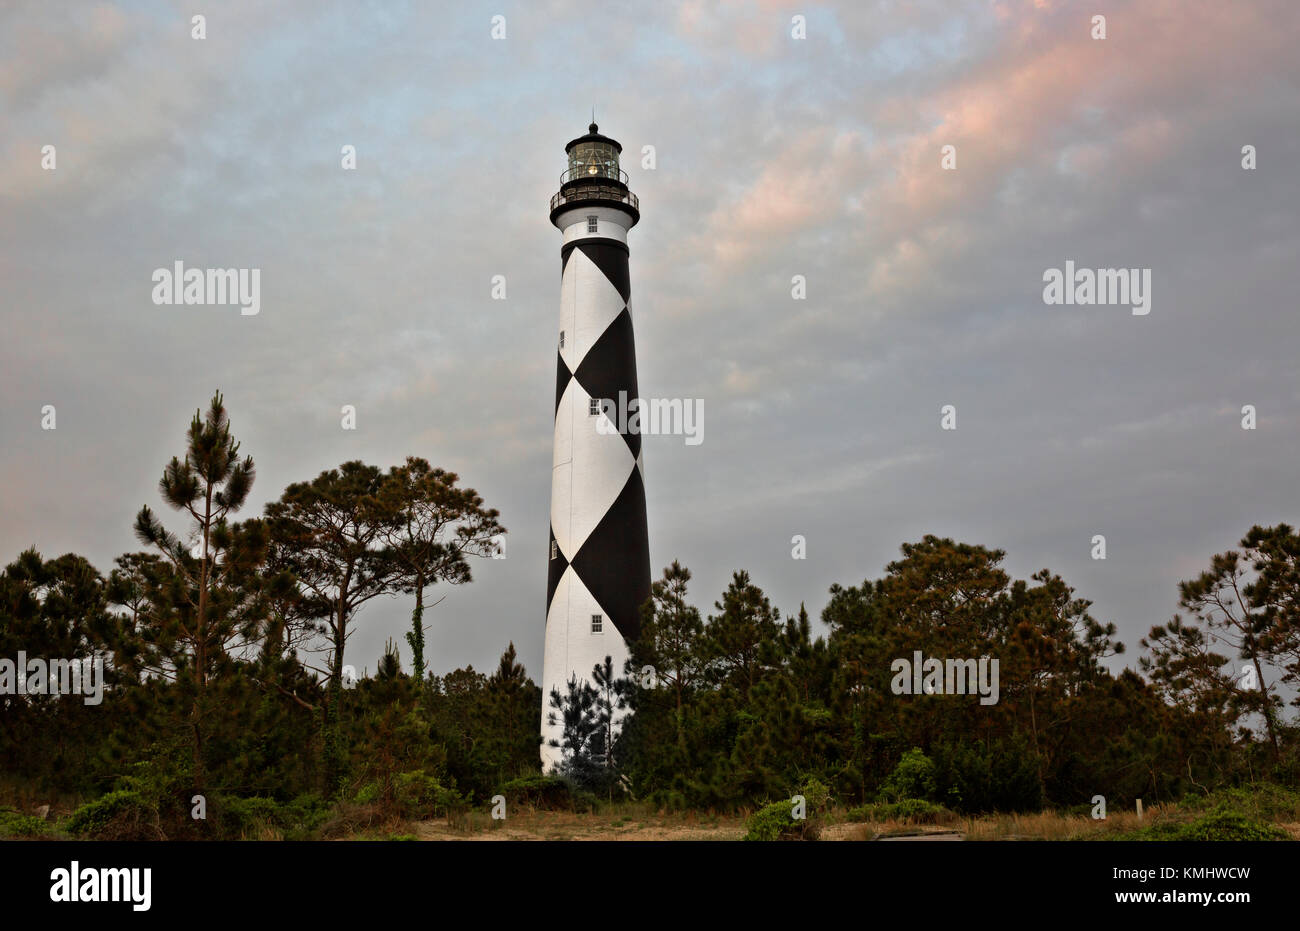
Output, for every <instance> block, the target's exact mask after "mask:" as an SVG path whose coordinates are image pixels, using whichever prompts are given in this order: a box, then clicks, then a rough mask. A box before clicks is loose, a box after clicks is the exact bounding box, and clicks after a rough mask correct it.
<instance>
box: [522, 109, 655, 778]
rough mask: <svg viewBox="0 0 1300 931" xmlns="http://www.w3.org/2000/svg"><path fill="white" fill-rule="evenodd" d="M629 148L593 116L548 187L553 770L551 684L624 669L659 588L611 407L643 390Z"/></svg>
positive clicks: (633, 477)
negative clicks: (556, 303) (555, 280)
mask: <svg viewBox="0 0 1300 931" xmlns="http://www.w3.org/2000/svg"><path fill="white" fill-rule="evenodd" d="M622 151H623V147H622V146H621V145H619V144H618V143H617V142H615V141H614V140H613V139H610V138H609V137H608V136H602V135H601V134H600V133H599V132H598V131H597V127H596V124H595V123H592V124H591V126H589V127H588V132H587V134H586V135H585V136H579V137H578V138H577V139H574V140H573V141H572V142H570V143H569V144H568V145H567V146H565V152H566V153H567V154H568V168H567V169H565V171H564V173H563V174H562V175H561V177H560V190H559V192H558V193H557V194H555V196H554V197H552V198H551V223H553V224H554V225H555V226H556V227H557V228H558V229H559V230H560V231H561V232H562V233H563V234H564V239H563V243H562V244H561V246H560V264H561V281H560V322H559V326H558V327H557V331H558V332H557V334H556V343H557V345H558V351H559V358H558V360H557V362H556V368H557V377H556V383H555V452H554V458H553V460H552V467H551V540H550V553H549V555H550V571H549V573H548V576H547V585H546V653H545V660H544V663H543V672H542V690H543V691H542V764H543V768H544V769H546V770H551V769H553V768H554V767H555V765H556V764H558V763H559V762H560V759H561V751H560V748H558V747H552V746H550V743H551V741H552V740H554V741H556V742H557V743H559V742H560V741H561V739H562V734H563V726H562V723H557V724H555V725H551V724H548V721H547V719H548V716H549V714H550V712H551V708H550V694H551V690H552V689H555V690H558V691H559V692H560V694H561V695H564V694H566V684H567V682H568V680H569V679H570V677H571V676H574V675H576V676H577V677H578V679H579V681H582V680H584V679H585V680H588V681H589V680H590V679H591V671H592V667H593V666H595V665H597V664H599V663H603V662H604V660H605V657H606V656H609V657H611V658H612V659H613V661H614V670H615V673H616V674H618V675H620V676H621V675H622V674H623V663H624V661H625V660H626V659H627V655H628V647H627V644H628V643H629V642H630V641H632V640H634V639H635V638H636V636H637V633H638V630H639V627H640V617H639V613H638V612H639V611H640V608H641V605H642V604H643V603H644V602H645V600H646V598H648V597H649V595H650V542H649V537H648V533H647V528H646V505H645V480H644V474H643V470H642V459H641V436H640V434H639V432H638V431H637V430H635V429H629V430H626V431H624V432H619V430H618V429H617V424H619V423H626V415H625V416H624V417H623V418H620V417H619V414H618V411H617V410H614V409H611V404H612V405H614V406H617V405H619V404H620V403H628V402H631V401H632V399H635V398H638V397H639V395H638V393H637V381H636V348H635V344H634V341H633V339H632V306H631V284H630V281H631V279H630V278H629V275H628V257H629V252H628V244H627V234H628V231H629V230H630V229H631V228H632V227H633V226H635V225H636V223H637V221H638V220H639V219H640V218H641V213H640V209H639V204H638V202H637V197H636V195H635V194H633V193H632V192H631V191H629V190H628V186H627V173H626V172H624V171H622V170H621V169H620V168H619V156H620V154H621V153H622ZM558 720H560V716H559V715H557V721H558Z"/></svg>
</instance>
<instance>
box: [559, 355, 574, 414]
mask: <svg viewBox="0 0 1300 931" xmlns="http://www.w3.org/2000/svg"><path fill="white" fill-rule="evenodd" d="M557 355H558V358H557V359H556V367H555V416H556V417H558V416H560V398H562V397H564V389H565V388H567V387H569V379H571V378H572V377H573V373H572V372H570V371H569V367H568V366H567V365H565V364H564V356H563V355H562V354H558V353H557Z"/></svg>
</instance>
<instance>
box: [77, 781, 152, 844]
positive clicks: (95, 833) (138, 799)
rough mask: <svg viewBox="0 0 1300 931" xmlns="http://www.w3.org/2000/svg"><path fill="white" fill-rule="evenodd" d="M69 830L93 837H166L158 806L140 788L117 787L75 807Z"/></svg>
mask: <svg viewBox="0 0 1300 931" xmlns="http://www.w3.org/2000/svg"><path fill="white" fill-rule="evenodd" d="M65 826H66V828H67V831H68V833H69V834H75V835H77V836H78V837H86V838H90V839H92V840H166V839H167V838H166V835H165V834H164V833H163V831H162V828H161V827H160V826H159V824H158V808H157V806H156V805H152V804H150V802H149V800H148V799H146V798H144V797H143V796H142V795H141V794H140V793H139V792H137V791H134V790H131V789H118V790H117V791H114V792H109V793H108V794H107V795H103V796H101V797H99V798H97V799H95V800H94V801H93V802H88V803H87V804H85V805H82V806H81V807H80V808H78V809H77V810H76V811H74V812H73V813H72V814H71V815H70V816H69V817H68V821H67V824H66V825H65Z"/></svg>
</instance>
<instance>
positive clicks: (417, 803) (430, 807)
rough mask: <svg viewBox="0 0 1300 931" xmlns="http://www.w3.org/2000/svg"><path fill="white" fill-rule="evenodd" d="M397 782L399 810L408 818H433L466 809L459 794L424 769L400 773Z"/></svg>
mask: <svg viewBox="0 0 1300 931" xmlns="http://www.w3.org/2000/svg"><path fill="white" fill-rule="evenodd" d="M395 782H396V790H397V805H398V808H399V810H400V811H401V813H402V814H403V815H405V816H406V817H408V818H433V817H437V816H438V815H445V814H450V813H451V812H452V811H453V810H454V809H460V808H462V807H464V804H465V800H464V799H463V798H462V797H461V795H460V793H459V792H457V791H456V790H455V789H449V788H447V787H445V786H443V785H442V783H440V782H439V781H438V779H437V778H436V777H434V776H431V775H429V773H427V772H425V771H424V770H422V769H416V770H412V771H411V772H409V773H398V774H397V776H396V779H395Z"/></svg>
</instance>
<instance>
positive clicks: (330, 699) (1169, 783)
mask: <svg viewBox="0 0 1300 931" xmlns="http://www.w3.org/2000/svg"><path fill="white" fill-rule="evenodd" d="M254 478H255V469H254V465H253V462H252V460H251V459H250V458H248V457H247V456H245V457H243V458H241V457H240V454H239V446H238V443H237V442H236V441H235V440H234V439H233V437H232V435H231V432H230V427H229V423H228V420H227V417H226V413H225V410H224V407H223V405H222V402H221V398H220V396H219V395H218V396H217V397H215V398H214V399H213V402H212V404H211V406H210V408H209V410H208V411H207V412H206V413H205V414H204V415H203V416H199V415H196V416H195V418H194V421H193V423H192V424H191V426H190V429H189V434H188V437H187V448H186V452H185V454H184V456H183V457H177V458H175V459H173V460H172V461H171V462H170V463H168V464H167V465H166V467H165V469H164V474H163V477H162V481H161V482H160V492H161V495H162V498H163V500H164V502H165V503H166V504H167V505H168V506H169V507H170V509H171V510H172V511H174V512H175V513H176V514H177V515H178V521H179V523H178V524H177V526H175V527H171V528H169V527H168V525H167V521H166V520H165V519H164V518H162V517H160V516H159V515H157V514H155V513H154V511H153V510H151V509H150V508H148V507H145V508H142V510H141V511H140V513H139V516H138V518H137V520H136V526H135V532H136V536H137V538H138V539H139V540H140V541H141V543H142V544H144V546H145V547H146V548H145V549H143V550H141V551H139V552H132V553H127V554H125V555H123V556H120V557H118V559H117V560H116V565H115V567H114V568H113V569H112V570H111V571H110V572H109V573H108V575H107V576H105V575H104V574H102V573H101V572H99V571H98V570H96V568H95V567H93V566H92V565H91V564H90V563H89V562H87V561H86V560H85V559H84V558H82V557H80V556H76V555H72V554H69V555H65V556H61V557H59V558H57V559H44V558H42V556H41V555H39V554H38V553H37V552H36V551H35V550H28V551H26V552H24V553H22V554H21V555H20V556H19V557H18V558H17V560H15V561H14V562H13V563H11V564H10V565H9V566H7V567H6V568H5V569H4V570H3V572H2V573H0V693H3V694H0V703H2V708H3V712H2V713H0V767H2V770H3V774H4V783H3V786H2V787H0V788H2V789H3V792H4V797H3V798H0V801H3V802H8V803H10V804H16V805H18V806H28V807H30V806H33V805H35V804H40V803H42V802H44V803H51V802H53V803H54V804H55V805H56V806H59V807H61V808H63V809H64V810H72V809H73V808H76V807H77V806H78V805H82V807H81V808H80V809H78V811H77V812H76V814H75V815H74V816H73V819H72V824H73V828H74V829H77V828H81V829H83V831H84V833H90V834H92V835H94V836H145V837H148V836H158V837H185V836H214V835H216V836H222V835H223V834H224V833H230V832H234V833H236V834H237V833H238V831H239V829H240V825H241V824H246V823H247V816H248V812H249V810H250V806H252V807H255V808H256V807H258V806H262V807H261V808H259V809H258V810H259V811H263V813H265V810H269V808H268V806H269V807H270V808H274V807H275V806H280V807H281V808H283V810H284V811H292V812H293V813H294V814H293V815H292V817H291V818H290V820H293V821H294V822H295V823H310V824H319V823H321V821H322V819H325V818H327V817H330V816H331V815H330V814H329V813H330V812H334V813H335V814H337V813H338V812H339V811H353V812H354V813H355V812H356V811H361V810H366V811H377V812H379V813H381V814H385V813H386V814H388V815H393V814H394V813H395V814H397V815H400V816H402V817H407V818H415V817H428V816H430V815H432V814H435V813H446V812H451V811H455V810H458V809H464V808H465V807H466V806H470V805H485V804H488V803H489V800H490V799H491V798H492V797H493V796H494V795H498V794H505V795H507V797H509V796H510V795H511V794H512V793H514V794H516V795H517V796H525V797H526V796H527V795H528V794H529V793H534V794H535V793H538V792H545V791H547V790H548V786H550V785H552V784H553V783H554V780H548V779H544V778H542V777H541V776H540V771H539V754H538V750H539V747H538V742H539V737H538V724H539V720H540V717H541V714H542V712H543V696H542V695H541V690H540V689H539V688H538V687H537V686H536V685H535V684H534V683H533V682H532V681H531V679H529V677H528V676H527V674H526V672H525V670H524V669H523V667H522V666H521V665H520V664H519V663H518V661H517V657H516V653H515V648H514V645H513V644H511V645H510V646H509V647H508V648H507V649H506V651H505V653H504V655H503V656H502V657H501V660H500V664H499V666H498V667H497V668H496V669H495V670H493V671H492V672H491V673H490V674H486V675H485V674H482V673H479V672H476V671H475V670H474V669H472V668H466V669H459V670H455V671H453V672H450V673H447V674H446V675H442V676H439V675H435V674H433V673H432V672H429V671H428V670H427V660H426V657H425V655H424V631H425V629H426V626H425V623H424V622H425V617H424V614H425V611H424V606H425V598H426V594H427V592H428V590H429V589H430V588H431V587H433V586H435V585H437V584H440V583H441V584H461V583H465V582H469V581H470V580H471V571H470V568H471V559H472V557H474V556H489V555H491V554H492V553H493V552H494V551H495V548H496V547H498V546H500V538H501V536H502V534H504V533H505V530H504V528H503V527H501V526H500V524H499V523H498V521H497V517H498V515H497V512H496V511H494V510H491V509H489V508H487V507H485V505H484V503H483V501H482V499H481V498H479V496H478V495H477V494H476V493H475V492H474V491H473V490H472V489H467V488H464V487H462V486H460V485H459V484H458V482H459V479H458V477H457V476H456V475H454V474H451V473H447V472H444V471H442V470H439V469H434V468H432V467H431V466H430V465H429V464H428V463H427V462H424V461H423V460H420V459H415V458H411V459H408V460H407V461H406V462H405V463H403V464H402V465H400V466H395V467H392V468H390V469H388V470H383V469H380V468H379V467H375V466H369V465H366V464H364V463H361V462H348V463H344V464H343V465H341V466H340V467H339V468H337V469H332V470H329V471H326V472H323V473H321V474H320V475H319V476H318V477H316V478H315V479H313V480H310V481H305V482H300V483H295V484H293V485H291V486H290V487H289V488H288V489H286V490H285V491H284V493H283V494H282V495H281V496H280V497H279V498H278V499H277V500H275V501H273V502H271V503H270V504H268V505H267V507H266V508H265V511H264V513H263V514H262V515H261V516H258V517H249V518H246V519H244V520H242V521H235V520H233V516H234V515H235V514H237V513H238V512H240V510H241V509H242V507H243V505H244V504H245V502H246V500H247V497H248V494H249V492H250V490H251V487H252V485H253V481H254ZM1003 556H1004V554H1003V553H1002V552H1001V551H999V550H993V549H986V548H984V547H981V546H974V545H967V544H962V543H957V542H954V541H952V540H947V539H940V538H936V537H930V536H927V537H926V538H924V539H923V540H921V541H919V542H917V543H912V544H906V545H904V546H903V547H902V553H901V557H900V558H899V559H898V560H897V561H895V562H893V563H891V564H890V565H888V566H887V567H886V568H885V572H884V574H883V576H882V577H881V578H878V579H874V580H868V581H865V582H863V583H862V584H860V585H856V586H850V587H843V586H839V585H836V586H833V587H832V588H831V591H830V599H829V602H828V603H827V604H826V606H825V608H824V609H823V611H822V614H821V619H822V621H823V622H824V623H825V625H826V627H827V628H828V630H829V634H828V635H827V636H824V637H823V636H817V637H814V636H813V632H812V624H811V620H810V618H809V615H808V613H807V611H806V610H804V609H803V608H802V607H801V608H800V610H799V612H798V613H797V614H794V615H789V616H784V617H783V616H782V615H781V613H780V612H779V611H778V610H777V609H775V608H774V607H773V606H772V605H771V604H770V602H769V600H768V598H767V597H766V596H765V595H764V593H763V592H762V590H761V589H760V588H759V587H758V586H757V585H756V584H755V583H754V582H753V581H752V580H751V579H750V577H749V576H748V574H747V573H745V572H737V573H736V574H735V575H734V577H733V579H732V582H731V584H730V585H729V586H728V588H727V590H726V591H725V592H723V593H722V594H721V596H720V598H719V599H718V600H717V601H716V602H715V603H714V606H713V609H712V610H711V611H709V612H708V614H707V616H705V615H703V614H702V613H701V612H700V610H699V609H698V608H696V607H695V606H694V605H693V604H692V601H691V596H690V593H689V591H688V583H689V580H690V573H689V571H688V570H687V569H685V568H684V567H682V566H680V565H679V564H677V563H674V564H673V565H672V566H670V567H669V568H668V569H666V570H665V571H664V574H663V578H662V579H661V580H660V581H658V582H656V583H655V584H654V586H653V592H652V597H651V599H650V600H649V601H648V602H647V604H646V606H645V609H644V612H643V630H642V635H641V637H640V639H639V640H638V641H637V642H636V643H635V644H634V645H633V648H632V658H631V660H630V661H629V662H628V664H627V666H626V668H624V669H615V668H614V667H613V666H612V665H609V664H607V665H606V666H604V667H603V668H600V667H598V668H597V669H596V670H593V677H592V679H593V681H592V684H581V683H579V682H577V681H575V682H573V683H571V684H570V687H569V689H568V690H567V694H564V695H560V694H558V693H557V694H553V695H552V696H548V697H547V699H548V700H547V708H548V710H549V713H552V714H556V715H557V716H560V718H561V720H562V721H563V722H564V743H563V749H564V753H565V764H564V767H563V775H564V778H565V780H567V783H566V784H567V786H569V787H571V788H574V787H576V788H577V789H580V790H584V791H587V792H590V793H591V794H592V796H593V797H601V798H618V797H633V798H637V799H648V800H651V801H653V802H655V803H658V804H660V805H663V806H665V807H670V808H684V807H699V808H715V809H735V808H744V807H751V806H755V805H759V804H762V803H764V802H766V801H769V800H771V799H774V798H781V797H788V796H789V795H790V794H791V793H792V792H793V791H796V790H797V788H798V787H799V786H801V785H804V784H805V783H806V782H807V781H808V780H810V779H815V780H817V781H818V782H820V783H822V784H824V785H825V786H827V787H829V788H830V790H831V793H832V795H833V796H834V797H835V799H836V800H837V801H839V802H842V803H843V804H848V805H851V804H858V803H863V802H869V801H873V800H876V799H878V798H882V797H887V796H888V795H889V792H890V785H891V784H892V783H891V774H895V773H896V771H897V770H898V767H899V764H900V761H901V760H903V759H904V756H905V754H908V755H909V759H912V758H914V757H913V756H912V755H911V754H910V753H909V751H912V750H913V748H919V750H920V752H921V753H923V754H924V755H925V757H926V759H927V761H928V763H927V767H928V768H927V770H926V777H925V783H924V790H923V791H924V794H925V795H927V796H928V797H929V800H930V801H932V802H935V803H939V804H942V805H945V806H947V807H949V808H952V809H954V810H957V811H964V812H977V811H990V810H1020V811H1025V810H1035V809H1039V808H1042V807H1044V806H1059V807H1067V806H1075V805H1082V804H1087V803H1088V802H1089V801H1090V800H1091V799H1092V798H1093V797H1094V796H1096V795H1103V796H1105V797H1106V798H1107V799H1109V800H1111V803H1112V804H1114V803H1115V802H1116V801H1118V800H1131V799H1133V798H1135V797H1141V798H1144V799H1149V800H1153V801H1160V800H1169V799H1174V798H1177V797H1179V796H1181V795H1183V794H1184V793H1187V792H1207V791H1210V790H1212V789H1214V788H1218V787H1222V786H1231V785H1238V784H1242V783H1247V782H1258V781H1267V780H1271V781H1276V782H1280V783H1284V784H1290V785H1294V784H1295V783H1296V781H1297V778H1296V777H1297V774H1300V739H1298V736H1297V735H1298V732H1300V727H1298V726H1297V722H1296V716H1295V713H1294V711H1293V710H1292V709H1293V708H1294V706H1295V705H1296V704H1297V702H1296V701H1291V702H1290V703H1289V704H1288V701H1287V696H1290V695H1294V694H1295V690H1296V685H1297V678H1298V677H1300V536H1298V535H1297V534H1296V533H1295V532H1294V531H1293V530H1292V529H1291V528H1290V527H1288V526H1286V525H1279V526H1276V527H1271V528H1265V527H1255V528H1252V529H1251V530H1250V531H1249V533H1248V534H1247V536H1246V537H1245V538H1244V539H1243V540H1242V541H1241V543H1240V546H1239V548H1238V549H1237V550H1235V551H1232V552H1229V553H1225V554H1221V555H1217V556H1214V557H1213V559H1212V561H1211V564H1210V567H1209V568H1208V569H1207V571H1206V572H1205V573H1203V574H1202V575H1201V576H1200V577H1198V578H1197V579H1194V580H1191V581H1188V582H1185V583H1183V584H1182V585H1181V587H1180V591H1179V593H1178V594H1179V605H1180V610H1179V613H1178V614H1177V615H1176V616H1175V617H1174V618H1173V619H1172V620H1171V621H1169V622H1167V623H1164V624H1159V625H1156V626H1155V627H1153V628H1152V629H1151V631H1150V633H1149V634H1148V636H1147V637H1146V638H1144V639H1143V640H1142V642H1141V644H1140V645H1141V647H1142V649H1143V654H1142V655H1141V656H1140V657H1139V659H1138V669H1139V672H1135V671H1133V670H1131V669H1123V670H1122V671H1121V672H1120V673H1119V674H1118V675H1115V674H1112V673H1111V672H1110V671H1109V670H1108V668H1107V665H1106V662H1105V661H1106V659H1107V658H1108V657H1110V656H1113V655H1115V654H1117V653H1120V652H1122V651H1123V645H1122V644H1120V643H1118V642H1117V641H1116V640H1115V628H1114V626H1113V625H1110V624H1103V623H1100V622H1098V621H1097V620H1095V619H1094V618H1092V617H1091V615H1090V614H1089V607H1090V605H1089V602H1087V601H1086V600H1083V599H1081V598H1079V597H1077V596H1076V594H1075V592H1074V591H1073V589H1071V588H1070V586H1069V585H1067V584H1066V583H1065V582H1064V581H1063V580H1062V579H1061V578H1060V577H1058V576H1056V575H1055V574H1053V573H1051V572H1049V571H1047V570H1043V571H1041V572H1038V573H1036V574H1035V575H1034V576H1033V577H1032V578H1031V579H1029V580H1017V579H1012V578H1010V577H1009V576H1008V574H1007V573H1006V572H1005V571H1004V570H1003V569H1002V568H1001V563H1002V560H1003ZM393 594H399V595H405V596H407V597H409V598H410V599H411V603H412V606H413V610H412V623H411V628H410V630H409V631H407V632H406V635H405V638H404V639H405V643H406V646H407V648H408V650H407V655H408V656H409V657H410V661H409V662H407V663H406V664H405V667H406V668H403V666H404V664H403V662H402V660H401V659H400V658H399V654H398V650H397V649H396V647H394V646H393V645H392V644H391V643H390V645H389V647H388V649H387V650H386V651H385V653H384V654H383V655H382V656H381V657H379V660H378V664H377V668H376V672H375V674H374V675H373V676H370V677H366V678H361V679H357V678H356V677H355V676H354V675H353V674H352V671H351V670H352V667H353V666H354V665H357V666H359V665H365V663H363V662H362V661H360V660H359V659H358V658H356V657H353V656H352V655H351V653H350V652H349V649H348V638H349V636H350V634H351V633H352V631H353V630H354V627H355V624H356V623H357V612H358V610H359V609H360V608H361V607H362V606H364V605H365V604H366V603H367V602H368V601H370V600H371V599H373V598H376V597H378V596H380V595H393ZM917 651H920V653H921V654H923V655H924V657H926V658H933V659H939V660H943V659H972V660H974V659H977V658H980V657H986V658H991V659H996V660H997V661H998V689H997V696H996V697H997V701H996V702H995V703H982V702H981V700H980V696H979V695H972V694H966V695H949V694H916V695H908V694H897V691H898V690H897V688H896V686H897V678H898V675H899V674H898V673H897V672H896V671H895V664H896V663H897V662H898V661H899V660H901V659H906V660H908V661H909V662H910V661H911V659H912V657H913V656H914V654H915V653H916V652H917ZM20 652H22V653H25V654H26V656H28V657H49V658H58V657H61V658H74V657H79V658H84V657H87V656H89V655H91V654H98V655H103V656H104V657H105V658H106V663H105V667H104V669H105V671H104V677H105V683H106V684H105V688H104V692H103V697H102V702H100V703H98V704H86V703H85V702H84V701H83V700H82V699H81V698H80V697H78V696H69V695H63V696H54V695H49V694H26V695H23V694H16V692H17V689H15V688H14V685H13V683H12V682H10V683H8V684H6V681H5V670H4V667H3V662H4V660H15V661H16V659H17V658H18V655H19V653H20ZM371 659H372V660H373V658H371ZM27 685H28V686H29V688H28V691H31V692H39V691H40V689H39V688H32V687H31V686H33V685H34V683H32V682H28V683H27ZM47 691H48V690H47ZM939 691H942V688H940V689H939ZM894 778H895V780H896V779H897V776H895V777H894ZM197 796H202V798H203V802H202V806H203V809H204V814H203V817H201V818H198V817H195V811H196V809H195V804H196V803H195V798H196V797H197ZM83 803H85V804H83ZM349 806H350V807H349ZM285 817H290V816H288V815H286V816H285Z"/></svg>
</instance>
